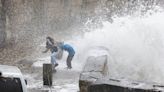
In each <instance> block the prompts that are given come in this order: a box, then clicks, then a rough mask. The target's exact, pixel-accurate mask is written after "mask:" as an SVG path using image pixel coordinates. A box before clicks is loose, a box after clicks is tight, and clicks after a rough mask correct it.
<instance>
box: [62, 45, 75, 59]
mask: <svg viewBox="0 0 164 92" xmlns="http://www.w3.org/2000/svg"><path fill="white" fill-rule="evenodd" d="M61 48H62V49H63V50H65V51H67V52H68V53H69V55H70V56H74V54H75V51H74V49H73V47H72V46H70V45H69V44H63V45H62V46H61Z"/></svg>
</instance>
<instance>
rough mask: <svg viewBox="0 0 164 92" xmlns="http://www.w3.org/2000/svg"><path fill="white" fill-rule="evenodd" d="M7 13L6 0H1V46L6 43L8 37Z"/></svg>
mask: <svg viewBox="0 0 164 92" xmlns="http://www.w3.org/2000/svg"><path fill="white" fill-rule="evenodd" d="M5 24H6V14H5V9H4V0H0V48H2V47H3V46H4V44H5V39H6V31H5V28H6V26H5Z"/></svg>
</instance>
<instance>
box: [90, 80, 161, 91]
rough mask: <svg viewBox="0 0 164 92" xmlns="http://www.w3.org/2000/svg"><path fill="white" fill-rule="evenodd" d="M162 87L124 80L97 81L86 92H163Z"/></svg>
mask: <svg viewBox="0 0 164 92" xmlns="http://www.w3.org/2000/svg"><path fill="white" fill-rule="evenodd" d="M163 91H164V87H163V86H158V87H155V86H154V84H153V83H145V82H137V81H130V80H127V81H125V80H124V79H111V78H110V79H109V78H105V79H99V80H97V81H96V82H94V84H91V85H90V86H89V87H88V91H87V92H163Z"/></svg>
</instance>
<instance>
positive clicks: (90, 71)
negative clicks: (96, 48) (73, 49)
mask: <svg viewBox="0 0 164 92" xmlns="http://www.w3.org/2000/svg"><path fill="white" fill-rule="evenodd" d="M107 74H108V66H107V55H102V56H97V57H94V56H90V57H89V58H88V59H87V62H86V64H85V66H84V69H83V71H82V73H81V74H80V80H79V88H80V92H87V88H88V86H89V85H91V84H93V83H94V82H95V81H96V80H97V79H99V78H103V77H105V76H106V75H107Z"/></svg>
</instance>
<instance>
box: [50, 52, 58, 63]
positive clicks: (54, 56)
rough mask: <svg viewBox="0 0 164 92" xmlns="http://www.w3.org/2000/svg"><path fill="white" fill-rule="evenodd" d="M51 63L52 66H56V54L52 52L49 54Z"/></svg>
mask: <svg viewBox="0 0 164 92" xmlns="http://www.w3.org/2000/svg"><path fill="white" fill-rule="evenodd" d="M51 63H52V64H53V65H55V64H57V62H56V52H53V53H52V54H51Z"/></svg>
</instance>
